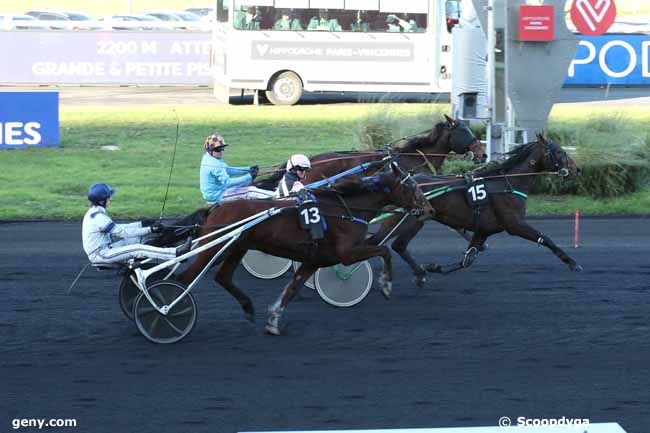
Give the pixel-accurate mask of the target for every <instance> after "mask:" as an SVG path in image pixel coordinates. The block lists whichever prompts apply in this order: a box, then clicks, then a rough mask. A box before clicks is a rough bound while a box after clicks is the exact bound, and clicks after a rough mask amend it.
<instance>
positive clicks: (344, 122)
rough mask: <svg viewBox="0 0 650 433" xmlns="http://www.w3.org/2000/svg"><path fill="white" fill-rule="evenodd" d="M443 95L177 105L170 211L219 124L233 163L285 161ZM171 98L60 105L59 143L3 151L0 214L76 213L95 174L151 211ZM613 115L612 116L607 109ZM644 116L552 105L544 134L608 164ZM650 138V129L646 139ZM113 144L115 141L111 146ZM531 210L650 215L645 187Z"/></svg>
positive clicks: (423, 121)
mask: <svg viewBox="0 0 650 433" xmlns="http://www.w3.org/2000/svg"><path fill="white" fill-rule="evenodd" d="M448 108H449V107H448V106H447V105H445V104H440V105H432V104H336V105H311V106H310V105H303V106H299V107H274V106H259V107H255V106H221V105H208V104H205V105H199V106H189V105H182V106H178V107H176V108H175V110H176V113H177V114H178V117H179V119H180V134H179V140H178V146H177V153H176V161H175V165H174V170H173V173H172V182H171V187H170V189H169V196H168V199H167V203H166V206H165V216H179V215H185V214H187V213H189V212H191V211H193V210H195V209H196V208H198V207H200V206H202V205H203V200H202V198H201V194H200V192H199V179H198V166H199V161H200V159H201V157H202V155H203V148H202V143H203V139H204V137H205V136H207V135H209V134H212V133H214V132H218V133H220V134H222V135H224V137H225V138H226V141H227V142H228V143H229V144H230V146H229V147H228V148H227V152H226V156H225V159H226V161H227V162H228V163H230V164H232V165H248V164H259V165H260V166H262V168H264V167H265V166H266V167H268V166H271V165H273V164H278V163H284V161H286V159H287V158H288V156H289V155H290V154H292V153H295V152H297V151H300V152H303V153H307V154H317V153H321V152H326V151H330V150H348V149H354V148H360V147H361V145H360V142H361V139H362V136H361V134H360V131H362V130H363V127H364V126H365V125H368V124H369V123H372V122H376V121H377V120H379V121H381V122H386V123H387V124H389V125H390V128H391V131H392V134H391V135H392V137H393V138H398V137H400V136H403V135H408V134H413V133H418V132H421V131H423V130H426V129H428V128H430V127H431V126H432V123H433V122H432V119H434V118H435V119H436V120H438V119H441V114H440V113H442V112H447V110H448ZM173 109H174V107H172V106H129V107H120V108H114V107H105V106H92V107H88V106H84V107H70V106H68V107H65V106H64V107H62V108H61V140H62V145H61V147H60V148H58V149H16V150H3V151H1V152H0V182H2V184H3V185H5V187H3V188H1V189H0V219H21V218H64V219H68V218H69V219H78V218H80V217H81V216H82V215H83V213H84V211H85V209H86V207H87V201H86V197H85V196H86V190H87V188H88V186H89V185H90V184H91V183H92V182H95V181H102V182H107V183H109V184H110V185H111V186H113V187H116V188H117V189H118V193H117V194H116V196H115V202H114V204H113V206H112V211H111V213H112V214H113V215H115V216H117V217H121V218H138V217H144V216H148V217H157V216H158V214H159V213H160V210H161V207H162V203H163V198H164V196H165V189H166V186H167V180H168V176H169V171H170V166H171V159H172V154H173V150H174V141H175V134H176V117H175V112H174V111H173ZM608 113H609V116H607V114H608ZM648 124H650V113H648V112H647V110H643V109H641V108H639V109H634V108H631V109H625V111H621V112H616V113H610V112H609V111H608V109H607V108H606V107H603V108H599V107H595V108H591V107H585V106H580V105H578V106H575V105H573V106H571V107H567V106H559V107H558V108H556V109H554V110H553V112H552V114H551V118H550V124H549V125H550V130H551V135H552V136H555V137H561V139H560V142H561V143H562V144H563V145H565V146H566V145H571V146H576V147H577V148H578V151H577V155H576V158H577V159H578V160H579V161H580V158H583V159H585V160H590V161H593V160H594V159H595V158H597V156H598V154H599V153H600V154H601V155H603V156H602V158H603V159H604V160H605V161H607V160H609V158H612V157H613V156H617V157H620V156H621V154H622V155H623V156H625V153H626V152H627V151H628V149H630V148H631V147H634V146H635V145H636V144H635V143H637V142H639V143H642V142H643V141H644V137H647V136H646V135H645V134H647V132H646V130H647V126H646V125H648ZM646 140H647V141H646V142H647V143H650V138H646ZM106 146H116V147H117V148H118V149H119V150H107V149H106ZM529 206H530V212H531V213H532V214H536V215H570V214H572V213H573V212H574V211H575V209H576V208H580V209H581V211H582V212H583V214H585V215H590V214H591V215H604V214H625V215H631V214H636V215H646V214H648V213H649V212H648V209H650V189H648V188H647V187H646V188H644V189H642V190H640V191H638V192H635V193H633V194H628V195H624V196H621V197H617V198H614V199H608V200H594V199H591V198H589V197H583V196H566V197H557V196H554V197H550V196H549V197H546V196H533V197H531V198H530V199H529Z"/></svg>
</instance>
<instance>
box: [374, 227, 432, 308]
mask: <svg viewBox="0 0 650 433" xmlns="http://www.w3.org/2000/svg"><path fill="white" fill-rule="evenodd" d="M423 226H424V222H423V221H418V220H416V219H415V218H410V219H409V221H407V222H405V224H404V225H403V227H402V228H401V230H400V231H399V234H398V235H397V238H396V239H395V240H394V241H393V244H392V245H391V248H392V249H393V251H395V252H396V253H397V254H399V256H400V257H401V258H402V259H403V260H404V261H405V262H406V263H408V265H409V266H410V267H411V269H412V270H413V275H414V277H415V284H416V285H417V286H418V287H422V286H424V283H426V281H427V277H426V276H427V273H426V271H425V270H424V266H422V265H420V264H418V263H417V262H416V261H415V259H414V258H413V256H411V253H410V252H409V250H408V245H409V243H411V241H412V240H413V238H415V236H417V234H418V233H419V232H420V230H422V227H423ZM384 295H385V294H384Z"/></svg>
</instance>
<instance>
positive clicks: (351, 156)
mask: <svg viewBox="0 0 650 433" xmlns="http://www.w3.org/2000/svg"><path fill="white" fill-rule="evenodd" d="M482 151H483V149H482V147H481V142H480V141H479V140H478V138H476V137H475V136H474V134H473V133H472V131H471V129H469V128H468V127H467V126H466V125H465V124H464V123H462V122H459V121H457V120H454V119H452V118H450V117H449V116H447V115H445V121H444V122H439V123H437V124H436V125H435V126H434V128H433V129H432V130H431V131H430V132H429V133H426V134H418V135H415V136H412V137H406V138H404V139H401V140H399V141H397V142H396V143H394V144H393V145H392V146H391V147H390V149H389V152H390V153H391V155H392V156H396V157H398V161H399V165H400V167H401V168H402V169H405V170H408V171H410V172H412V173H431V168H433V169H434V170H435V171H436V174H437V173H438V172H439V171H440V168H441V167H442V164H443V163H444V161H445V158H446V157H447V156H448V155H449V154H450V153H451V152H453V153H455V154H458V155H466V154H468V153H469V152H472V155H473V158H474V160H475V161H476V162H479V161H480V160H481V158H482V157H483V152H482ZM384 156H386V154H385V153H384V152H382V151H367V152H361V151H350V152H328V153H321V154H319V155H316V156H312V157H311V158H310V162H311V164H312V168H311V170H309V171H308V172H307V174H306V177H305V180H304V181H303V182H302V183H303V184H305V185H306V184H308V183H310V182H316V181H319V180H321V179H325V178H327V177H330V176H333V175H335V174H337V173H341V172H343V171H345V170H348V169H351V168H353V167H356V166H358V165H360V164H363V163H365V162H371V161H378V160H381V159H382V158H383V157H384ZM284 173H285V168H284V166H278V167H277V168H276V169H275V170H274V171H273V172H272V173H271V174H270V175H266V176H260V177H259V178H257V179H256V180H255V182H254V184H255V186H257V187H259V188H263V189H269V190H274V189H275V188H276V187H277V185H278V182H279V181H280V179H282V176H284Z"/></svg>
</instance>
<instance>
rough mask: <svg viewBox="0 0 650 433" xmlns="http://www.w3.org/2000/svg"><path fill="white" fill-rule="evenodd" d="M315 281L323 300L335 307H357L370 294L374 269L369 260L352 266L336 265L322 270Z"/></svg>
mask: <svg viewBox="0 0 650 433" xmlns="http://www.w3.org/2000/svg"><path fill="white" fill-rule="evenodd" d="M314 281H315V282H316V290H317V291H318V294H319V295H320V297H321V298H323V300H324V301H325V302H327V303H328V304H331V305H334V306H335V307H351V306H353V305H357V304H358V303H359V302H361V301H363V299H364V298H365V297H366V296H367V295H368V292H370V287H371V286H372V268H371V267H370V263H368V261H367V260H364V261H363V262H359V263H355V264H353V265H350V266H344V265H341V264H339V265H336V266H330V267H328V268H320V269H319V270H318V271H316V274H315V277H314Z"/></svg>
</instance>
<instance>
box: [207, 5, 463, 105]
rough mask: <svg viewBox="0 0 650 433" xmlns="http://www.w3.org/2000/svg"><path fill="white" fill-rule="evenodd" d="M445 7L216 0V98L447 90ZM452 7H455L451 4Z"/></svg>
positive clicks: (284, 99) (277, 100)
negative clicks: (235, 94) (236, 93)
mask: <svg viewBox="0 0 650 433" xmlns="http://www.w3.org/2000/svg"><path fill="white" fill-rule="evenodd" d="M453 3H454V2H450V1H449V0H447V1H445V0H217V2H216V10H215V15H216V16H215V21H214V28H213V36H212V39H213V41H212V42H213V44H212V53H211V58H210V63H211V66H212V69H213V71H214V94H215V96H216V97H217V99H219V100H221V101H223V102H228V100H229V97H230V94H231V91H237V90H241V91H244V90H248V91H250V90H252V91H255V92H259V91H263V92H265V95H266V97H267V99H268V100H269V101H270V102H271V103H272V104H275V105H293V104H295V103H296V102H298V100H299V99H300V98H301V96H302V94H303V92H304V91H308V92H314V91H335V92H429V93H443V92H450V90H451V32H450V31H451V26H450V23H449V21H450V19H448V17H447V14H446V12H445V11H446V10H447V11H448V10H449V8H450V6H449V5H450V4H453ZM456 3H457V2H456Z"/></svg>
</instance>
